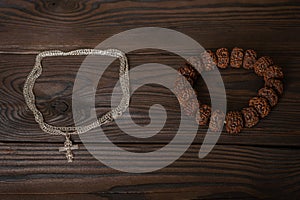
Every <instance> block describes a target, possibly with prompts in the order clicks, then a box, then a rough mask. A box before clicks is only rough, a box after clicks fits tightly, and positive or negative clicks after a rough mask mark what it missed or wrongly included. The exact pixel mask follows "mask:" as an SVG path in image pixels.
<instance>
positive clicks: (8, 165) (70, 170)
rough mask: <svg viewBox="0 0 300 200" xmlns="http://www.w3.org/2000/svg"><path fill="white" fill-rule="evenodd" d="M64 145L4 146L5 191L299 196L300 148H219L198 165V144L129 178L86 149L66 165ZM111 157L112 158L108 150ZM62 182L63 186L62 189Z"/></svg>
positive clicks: (149, 195)
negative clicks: (172, 160) (150, 170)
mask: <svg viewBox="0 0 300 200" xmlns="http://www.w3.org/2000/svg"><path fill="white" fill-rule="evenodd" d="M59 146H60V145H59V144H47V143H44V144H42V143H39V144H18V143H11V144H3V143H2V144H1V149H0V150H1V159H0V163H1V168H0V174H1V183H0V185H1V187H0V192H1V193H2V194H14V193H19V194H31V193H35V192H36V191H39V194H52V195H55V194H56V195H58V194H69V195H71V194H74V193H77V194H81V193H89V194H90V195H92V194H94V195H96V196H99V197H108V198H109V199H110V198H112V197H113V196H114V195H115V196H117V195H118V194H124V195H125V196H126V195H127V196H130V195H132V196H134V195H136V196H139V197H144V198H146V197H147V198H152V197H153V198H155V199H156V198H162V197H164V196H165V197H168V198H172V197H176V196H177V197H181V198H184V197H186V194H187V196H188V198H191V199H195V198H212V199H213V198H214V197H217V196H218V195H222V196H223V197H225V198H226V197H227V198H229V197H231V195H232V196H234V195H235V193H240V196H241V197H243V196H244V197H247V198H250V197H251V198H256V197H264V198H272V197H278V198H279V197H284V196H285V195H289V196H292V195H296V196H298V195H299V193H298V191H299V185H298V181H297V180H299V173H298V169H299V156H298V154H299V150H298V149H290V148H262V147H251V146H237V145H217V146H216V147H215V149H214V151H213V152H211V153H210V154H209V156H207V157H206V158H205V159H201V160H199V159H198V158H197V152H198V145H192V146H191V147H190V148H189V150H188V151H187V152H186V153H185V154H184V155H183V156H182V157H181V158H180V159H179V160H177V161H176V162H175V163H173V164H172V165H170V166H169V167H167V168H164V169H161V170H159V171H157V172H155V173H148V174H127V173H123V172H118V171H116V170H113V169H110V168H108V167H106V166H104V165H103V164H101V163H100V162H98V161H97V160H95V159H94V158H93V157H92V156H91V155H90V154H89V153H88V152H87V151H86V150H85V149H84V148H83V146H82V145H80V147H81V148H80V150H78V151H77V152H75V153H76V162H73V163H71V164H66V162H65V159H64V157H62V156H61V154H60V153H59V152H58V151H57V149H58V147H59ZM124 148H125V149H126V150H131V151H132V150H135V151H141V152H142V151H144V150H145V149H153V148H156V147H155V145H150V144H149V145H143V146H140V145H132V144H131V145H124ZM174 151H176V148H174ZM107 155H110V150H109V149H107ZM162 158H163V157H162ZM112 159H113V158H112ZM144 162H149V164H150V163H151V164H153V163H155V162H158V160H156V159H154V158H151V157H149V158H145V161H144ZM62 183H63V187H57V185H59V184H62ZM12 184H13V186H14V187H12ZM175 188H176V190H175V191H174V189H175ZM217 188H218V189H217ZM216 189H217V190H216ZM296 196H295V197H296ZM298 197H299V196H298Z"/></svg>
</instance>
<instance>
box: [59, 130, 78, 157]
mask: <svg viewBox="0 0 300 200" xmlns="http://www.w3.org/2000/svg"><path fill="white" fill-rule="evenodd" d="M78 148H79V147H78V145H73V144H72V141H71V140H70V135H69V134H67V135H66V141H65V143H64V147H60V148H59V151H60V152H63V151H66V158H67V160H68V162H73V158H74V156H73V153H72V150H74V149H78Z"/></svg>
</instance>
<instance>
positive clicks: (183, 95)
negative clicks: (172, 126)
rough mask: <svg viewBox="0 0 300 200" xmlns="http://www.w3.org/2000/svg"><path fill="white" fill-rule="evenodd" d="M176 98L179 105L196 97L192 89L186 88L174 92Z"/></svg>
mask: <svg viewBox="0 0 300 200" xmlns="http://www.w3.org/2000/svg"><path fill="white" fill-rule="evenodd" d="M176 96H177V98H178V101H179V103H180V104H182V103H184V102H186V101H189V99H191V98H195V97H196V93H195V91H194V90H193V88H192V87H187V88H185V89H183V90H176Z"/></svg>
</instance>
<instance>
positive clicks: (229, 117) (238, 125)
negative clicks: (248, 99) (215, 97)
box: [225, 111, 244, 133]
mask: <svg viewBox="0 0 300 200" xmlns="http://www.w3.org/2000/svg"><path fill="white" fill-rule="evenodd" d="M225 121H226V131H227V132H228V133H239V132H241V130H242V128H243V126H244V123H243V117H242V114H241V113H240V112H236V111H230V112H228V113H227V114H226V119H225Z"/></svg>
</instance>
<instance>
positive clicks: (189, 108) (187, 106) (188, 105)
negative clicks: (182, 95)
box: [181, 98, 199, 117]
mask: <svg viewBox="0 0 300 200" xmlns="http://www.w3.org/2000/svg"><path fill="white" fill-rule="evenodd" d="M181 105H182V108H183V111H184V113H185V114H186V115H187V116H189V117H194V116H195V114H196V112H197V110H198V109H199V102H198V99H197V98H191V99H189V100H188V101H185V102H182V103H181Z"/></svg>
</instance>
